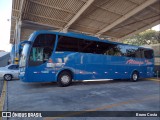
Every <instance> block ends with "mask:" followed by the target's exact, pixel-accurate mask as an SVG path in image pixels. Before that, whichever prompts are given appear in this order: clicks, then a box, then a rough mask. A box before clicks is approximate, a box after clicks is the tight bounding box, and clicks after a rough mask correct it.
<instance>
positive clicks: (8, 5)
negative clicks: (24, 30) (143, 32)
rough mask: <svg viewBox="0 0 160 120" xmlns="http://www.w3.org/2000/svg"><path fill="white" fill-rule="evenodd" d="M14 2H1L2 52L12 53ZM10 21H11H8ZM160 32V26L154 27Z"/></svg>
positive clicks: (9, 0)
mask: <svg viewBox="0 0 160 120" xmlns="http://www.w3.org/2000/svg"><path fill="white" fill-rule="evenodd" d="M11 9H12V0H0V50H5V51H8V52H9V51H10V49H11V45H10V44H9V40H10V25H11ZM8 20H9V21H8ZM154 29H155V30H160V26H156V27H154Z"/></svg>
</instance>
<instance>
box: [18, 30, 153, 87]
mask: <svg viewBox="0 0 160 120" xmlns="http://www.w3.org/2000/svg"><path fill="white" fill-rule="evenodd" d="M153 68H154V59H153V50H152V49H149V48H143V47H138V46H132V45H127V44H122V43H116V42H111V41H108V40H101V39H99V38H96V37H92V36H87V35H84V34H78V33H72V32H68V33H62V32H53V31H46V30H41V31H35V32H34V33H32V34H31V35H30V37H29V40H28V42H25V45H24V46H23V50H22V54H21V57H20V75H19V77H20V79H21V80H22V81H24V82H57V83H58V85H59V86H68V85H70V84H71V83H72V81H73V80H97V79H98V80H99V79H101V80H102V79H104V80H105V79H130V80H131V81H137V80H138V79H139V78H148V77H152V76H153V74H154V70H153Z"/></svg>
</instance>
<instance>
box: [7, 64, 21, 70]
mask: <svg viewBox="0 0 160 120" xmlns="http://www.w3.org/2000/svg"><path fill="white" fill-rule="evenodd" d="M18 68H19V66H18V65H11V66H9V67H8V69H10V70H18Z"/></svg>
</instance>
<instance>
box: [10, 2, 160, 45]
mask: <svg viewBox="0 0 160 120" xmlns="http://www.w3.org/2000/svg"><path fill="white" fill-rule="evenodd" d="M159 14H160V0H13V3H12V20H11V39H10V42H11V43H14V35H15V28H16V20H21V21H22V22H21V23H20V24H21V38H20V39H21V40H25V39H28V36H29V35H30V34H31V33H32V32H33V31H35V30H41V29H49V30H56V31H74V32H80V33H85V34H90V35H93V36H98V37H105V38H111V39H123V38H125V37H128V36H130V35H132V34H135V33H138V32H141V31H144V30H146V29H148V28H151V27H152V26H155V25H157V24H160V20H159V16H160V15H159Z"/></svg>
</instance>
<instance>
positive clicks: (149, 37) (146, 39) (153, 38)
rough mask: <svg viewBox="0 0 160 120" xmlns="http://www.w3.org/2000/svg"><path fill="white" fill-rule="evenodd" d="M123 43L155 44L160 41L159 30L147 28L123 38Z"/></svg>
mask: <svg viewBox="0 0 160 120" xmlns="http://www.w3.org/2000/svg"><path fill="white" fill-rule="evenodd" d="M123 43H126V44H132V45H138V46H139V45H150V44H157V43H160V31H155V30H151V29H149V30H146V31H144V32H141V33H139V34H136V35H134V36H132V37H130V38H127V39H125V40H123Z"/></svg>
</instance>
